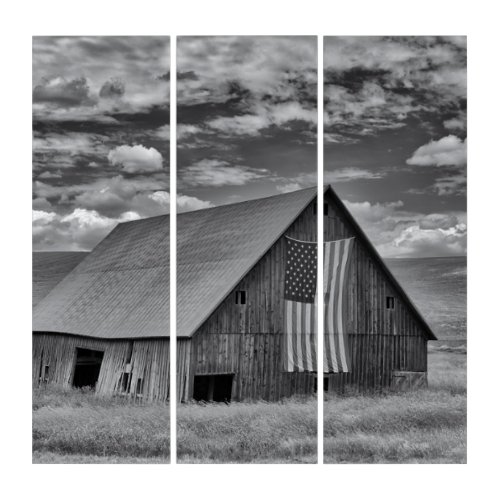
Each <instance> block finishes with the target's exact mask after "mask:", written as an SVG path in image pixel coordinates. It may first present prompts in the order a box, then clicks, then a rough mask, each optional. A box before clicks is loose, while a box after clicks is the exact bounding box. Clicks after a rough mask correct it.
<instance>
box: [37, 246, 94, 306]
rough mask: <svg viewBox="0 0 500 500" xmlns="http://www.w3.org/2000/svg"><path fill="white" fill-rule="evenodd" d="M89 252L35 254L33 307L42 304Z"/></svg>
mask: <svg viewBox="0 0 500 500" xmlns="http://www.w3.org/2000/svg"><path fill="white" fill-rule="evenodd" d="M86 255H88V252H33V255H32V258H33V265H32V269H33V271H32V272H33V276H32V278H33V279H32V283H33V288H32V292H33V300H32V302H33V307H35V306H36V305H37V304H38V302H40V301H41V300H42V299H43V298H44V297H45V296H46V295H47V294H48V293H49V292H50V291H51V290H52V289H53V288H54V287H55V286H56V285H57V284H58V283H59V282H60V281H61V280H62V279H63V278H64V277H65V276H66V275H67V274H68V273H69V272H70V271H72V270H73V269H74V268H75V267H76V266H77V265H78V264H79V263H80V262H81V261H82V260H83V258H84V257H85V256H86Z"/></svg>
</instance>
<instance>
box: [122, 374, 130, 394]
mask: <svg viewBox="0 0 500 500" xmlns="http://www.w3.org/2000/svg"><path fill="white" fill-rule="evenodd" d="M129 392H130V373H122V376H121V379H120V393H121V394H128V393H129Z"/></svg>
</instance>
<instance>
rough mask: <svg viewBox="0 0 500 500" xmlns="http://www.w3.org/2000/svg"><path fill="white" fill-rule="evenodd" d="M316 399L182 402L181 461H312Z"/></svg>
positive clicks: (179, 415)
mask: <svg viewBox="0 0 500 500" xmlns="http://www.w3.org/2000/svg"><path fill="white" fill-rule="evenodd" d="M316 423H317V405H316V400H315V399H312V398H307V399H290V400H284V401H282V402H279V403H265V402H255V403H233V404H231V405H230V406H226V405H225V404H209V405H198V404H183V405H180V406H179V407H178V410H177V457H178V458H177V460H178V461H179V462H181V463H297V462H302V463H312V462H316V449H317V443H316V441H317V440H316V435H317V427H316Z"/></svg>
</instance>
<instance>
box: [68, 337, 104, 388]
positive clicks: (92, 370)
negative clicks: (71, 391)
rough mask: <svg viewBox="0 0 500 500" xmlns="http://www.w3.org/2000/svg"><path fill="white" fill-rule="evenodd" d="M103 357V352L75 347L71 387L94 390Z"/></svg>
mask: <svg viewBox="0 0 500 500" xmlns="http://www.w3.org/2000/svg"><path fill="white" fill-rule="evenodd" d="M103 357H104V352H103V351H93V350H91V349H81V348H79V347H77V348H76V361H75V373H74V375H73V386H74V387H90V388H94V387H95V386H96V384H97V380H98V379H99V372H100V371H101V364H102V358H103Z"/></svg>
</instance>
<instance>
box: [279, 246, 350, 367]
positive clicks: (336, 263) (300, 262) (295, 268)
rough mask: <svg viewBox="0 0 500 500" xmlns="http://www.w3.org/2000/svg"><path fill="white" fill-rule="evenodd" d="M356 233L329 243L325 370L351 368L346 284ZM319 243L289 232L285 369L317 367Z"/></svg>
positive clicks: (325, 288)
mask: <svg viewBox="0 0 500 500" xmlns="http://www.w3.org/2000/svg"><path fill="white" fill-rule="evenodd" d="M352 240H353V239H352V238H350V239H346V240H339V241H332V242H327V243H325V254H324V255H325V266H324V274H323V276H324V304H325V307H324V312H325V317H324V325H325V327H324V333H325V345H324V360H323V361H324V371H325V372H346V371H349V368H350V359H349V349H348V343H347V332H346V329H345V325H344V323H345V313H346V311H345V300H344V297H343V295H344V289H345V282H346V275H347V269H348V265H349V257H350V250H351V247H352ZM317 275H318V273H317V244H316V243H311V242H306V241H298V240H294V239H292V238H288V237H287V238H286V274H285V326H286V335H285V337H286V343H285V344H286V345H285V356H284V358H285V370H286V371H289V372H297V371H298V372H308V371H310V372H315V371H317V361H316V359H317V358H316V334H317V331H318V329H317V296H316V283H317V281H316V280H317Z"/></svg>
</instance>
